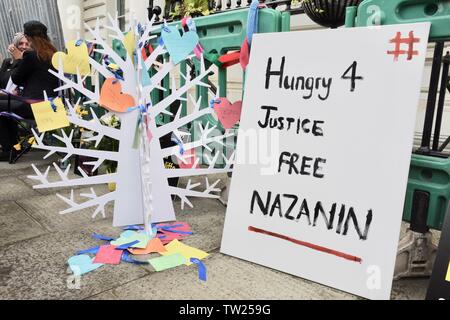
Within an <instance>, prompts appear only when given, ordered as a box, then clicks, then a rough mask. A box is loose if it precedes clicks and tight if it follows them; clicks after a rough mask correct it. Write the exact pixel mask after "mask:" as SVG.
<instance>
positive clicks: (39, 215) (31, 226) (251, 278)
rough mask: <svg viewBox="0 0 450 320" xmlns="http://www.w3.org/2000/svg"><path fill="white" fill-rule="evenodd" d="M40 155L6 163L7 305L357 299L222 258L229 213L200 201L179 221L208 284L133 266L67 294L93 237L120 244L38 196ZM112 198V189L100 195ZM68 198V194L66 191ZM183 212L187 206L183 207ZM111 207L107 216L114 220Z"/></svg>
mask: <svg viewBox="0 0 450 320" xmlns="http://www.w3.org/2000/svg"><path fill="white" fill-rule="evenodd" d="M41 156H42V154H41V153H36V152H33V153H31V154H29V155H27V156H26V157H25V159H23V160H22V161H21V162H20V164H17V165H15V166H10V165H7V164H2V163H0V181H1V183H0V299H139V300H141V299H149V300H153V299H154V300H165V299H171V300H172V299H180V300H184V299H195V300H203V299H207V300H210V299H214V300H216V299H217V300H235V299H237V300H240V299H248V300H254V299H263V300H265V299H274V300H277V299H294V300H302V299H306V300H309V299H314V300H315V299H320V300H322V299H357V298H356V297H354V296H351V295H349V294H345V293H342V292H339V291H337V290H333V289H330V288H327V287H324V286H321V285H318V284H315V283H312V282H309V281H305V280H302V279H298V278H296V277H293V276H290V275H287V274H283V273H281V272H277V271H274V270H271V269H268V268H264V267H260V266H257V265H254V264H251V263H248V262H244V261H241V260H238V259H235V258H231V257H228V256H224V255H222V254H220V253H219V248H220V242H221V237H222V229H223V223H224V218H225V207H224V206H223V205H222V204H220V203H219V202H218V201H213V200H197V201H195V203H194V205H195V207H196V209H195V212H194V210H188V211H186V212H179V213H178V220H179V221H186V222H188V223H189V224H190V225H191V226H192V228H193V230H194V235H193V236H191V237H190V238H188V240H187V241H186V243H187V244H189V245H192V246H194V247H198V248H200V249H203V250H205V251H207V252H209V253H210V257H209V258H208V259H207V260H206V261H205V263H206V265H207V268H208V282H206V283H201V282H199V281H198V278H197V274H196V272H195V269H193V268H185V267H181V268H177V269H173V270H170V271H167V272H162V273H155V272H154V271H153V270H152V269H151V268H148V267H140V266H135V265H129V264H121V265H120V266H114V267H109V266H105V267H103V268H101V269H99V270H97V271H95V272H93V273H90V274H88V275H86V276H84V277H83V278H82V279H81V286H80V288H79V289H73V288H70V287H68V285H67V282H68V279H70V275H69V274H68V272H67V265H66V261H67V259H68V258H69V257H71V256H72V255H73V254H74V252H76V251H78V250H81V249H87V248H90V247H92V246H96V245H98V244H99V243H98V242H97V241H95V240H93V239H92V238H91V234H92V233H101V234H105V235H111V236H117V235H119V234H120V230H119V229H115V228H113V227H112V226H111V225H112V222H111V219H107V220H96V221H92V220H91V219H90V217H91V215H92V211H91V210H85V211H83V212H82V213H79V214H73V215H65V216H61V215H59V214H58V212H59V211H60V210H61V209H62V208H65V207H64V206H65V205H64V203H62V202H61V201H60V200H59V199H58V198H57V197H56V196H55V195H54V193H55V191H48V190H45V191H34V190H33V188H32V185H33V182H32V181H30V180H28V179H27V175H29V174H31V173H32V169H31V167H30V164H31V163H35V164H36V165H38V166H40V167H46V166H47V164H48V163H49V161H42V160H39V159H40V158H41ZM96 191H98V193H101V192H107V190H106V186H102V187H99V188H96ZM59 192H61V193H62V194H68V190H63V191H59ZM176 207H177V208H179V207H180V206H179V205H177V206H176ZM111 212H112V207H110V208H109V209H108V213H109V216H111ZM427 285H428V281H427V280H423V279H422V280H402V281H399V282H395V284H394V289H393V294H392V298H393V299H424V297H425V294H426V288H427Z"/></svg>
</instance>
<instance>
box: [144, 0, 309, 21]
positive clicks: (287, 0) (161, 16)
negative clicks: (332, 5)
mask: <svg viewBox="0 0 450 320" xmlns="http://www.w3.org/2000/svg"><path fill="white" fill-rule="evenodd" d="M181 3H182V1H181V0H171V1H170V2H168V3H166V6H165V8H164V10H163V9H162V8H161V7H159V6H154V2H153V0H150V1H149V7H148V14H149V18H150V19H151V18H153V17H155V23H156V24H158V23H162V22H163V21H164V20H166V21H167V22H171V21H176V20H178V19H180V18H181V17H178V18H177V17H175V18H174V17H173V16H172V15H171V14H172V13H173V12H175V9H176V7H177V6H179V5H181ZM251 3H252V0H233V1H232V0H210V1H209V4H208V6H209V10H210V12H211V14H220V13H223V12H229V11H232V10H240V9H243V8H246V7H249V6H250V4H251ZM260 3H261V4H265V5H266V6H267V7H269V8H272V9H278V10H280V11H288V12H290V13H291V14H292V15H296V14H303V13H305V11H304V9H303V7H302V6H300V5H299V6H295V5H293V4H292V3H293V0H273V1H270V0H269V1H265V0H260Z"/></svg>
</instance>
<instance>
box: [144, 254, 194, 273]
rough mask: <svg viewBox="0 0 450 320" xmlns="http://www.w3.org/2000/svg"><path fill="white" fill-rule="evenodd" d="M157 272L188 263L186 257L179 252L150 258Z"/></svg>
mask: <svg viewBox="0 0 450 320" xmlns="http://www.w3.org/2000/svg"><path fill="white" fill-rule="evenodd" d="M149 263H150V264H151V265H152V266H153V268H155V270H156V271H157V272H160V271H164V270H168V269H172V268H176V267H179V266H182V265H183V264H185V263H186V258H185V257H184V256H183V255H182V254H179V253H176V254H172V255H169V256H163V257H159V258H155V259H151V260H149Z"/></svg>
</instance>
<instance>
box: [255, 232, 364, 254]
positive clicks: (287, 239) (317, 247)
mask: <svg viewBox="0 0 450 320" xmlns="http://www.w3.org/2000/svg"><path fill="white" fill-rule="evenodd" d="M248 231H250V232H255V233H259V234H264V235H266V236H270V237H274V238H278V239H281V240H285V241H289V242H292V243H295V244H297V245H299V246H303V247H307V248H310V249H313V250H316V251H320V252H324V253H328V254H331V255H334V256H336V257H339V258H343V259H346V260H350V261H352V262H358V263H362V259H361V258H358V257H355V256H352V255H350V254H347V253H343V252H339V251H336V250H333V249H330V248H326V247H321V246H318V245H316V244H313V243H309V242H304V241H301V240H297V239H294V238H291V237H288V236H284V235H282V234H278V233H274V232H270V231H266V230H262V229H258V228H255V227H249V228H248Z"/></svg>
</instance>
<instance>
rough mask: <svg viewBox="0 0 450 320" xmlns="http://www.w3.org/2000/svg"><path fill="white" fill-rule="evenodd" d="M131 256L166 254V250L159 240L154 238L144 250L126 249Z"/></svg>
mask: <svg viewBox="0 0 450 320" xmlns="http://www.w3.org/2000/svg"><path fill="white" fill-rule="evenodd" d="M128 251H130V252H131V254H133V255H146V254H151V253H164V252H167V249H166V248H164V245H163V243H162V242H161V240H160V239H158V238H155V239H152V240H150V242H149V243H148V245H147V248H145V249H128Z"/></svg>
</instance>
